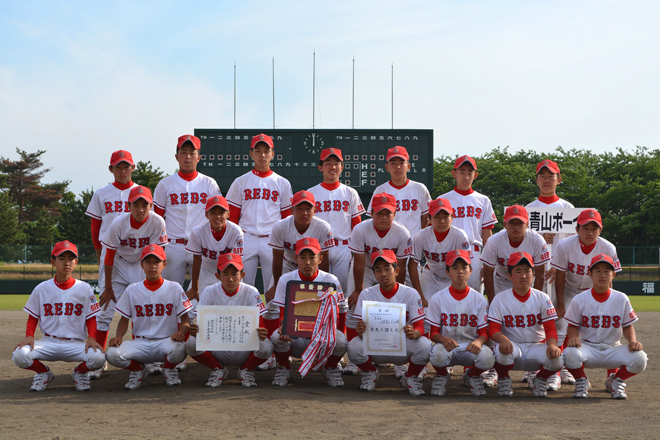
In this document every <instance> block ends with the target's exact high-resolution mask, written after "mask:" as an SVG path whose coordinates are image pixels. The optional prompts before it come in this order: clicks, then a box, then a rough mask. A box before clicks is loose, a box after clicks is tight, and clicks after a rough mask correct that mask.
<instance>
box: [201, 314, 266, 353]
mask: <svg viewBox="0 0 660 440" xmlns="http://www.w3.org/2000/svg"><path fill="white" fill-rule="evenodd" d="M197 325H198V326H199V333H197V350H199V351H255V350H258V349H259V335H258V334H257V328H258V327H259V307H249V306H198V307H197Z"/></svg>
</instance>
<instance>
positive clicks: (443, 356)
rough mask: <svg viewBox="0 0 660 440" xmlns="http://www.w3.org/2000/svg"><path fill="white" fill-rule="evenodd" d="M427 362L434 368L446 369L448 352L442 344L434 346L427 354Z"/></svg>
mask: <svg viewBox="0 0 660 440" xmlns="http://www.w3.org/2000/svg"><path fill="white" fill-rule="evenodd" d="M429 360H430V362H431V365H433V366H434V367H446V366H448V365H449V352H448V351H447V349H446V348H445V346H444V345H442V344H435V345H434V346H433V347H432V348H431V352H430V353H429Z"/></svg>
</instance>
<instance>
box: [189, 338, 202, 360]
mask: <svg viewBox="0 0 660 440" xmlns="http://www.w3.org/2000/svg"><path fill="white" fill-rule="evenodd" d="M202 353H203V352H202V351H198V350H197V338H196V337H195V336H190V337H189V338H188V340H187V341H186V354H187V355H188V356H199V355H200V354H202Z"/></svg>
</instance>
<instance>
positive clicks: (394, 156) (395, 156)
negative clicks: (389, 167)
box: [387, 153, 410, 162]
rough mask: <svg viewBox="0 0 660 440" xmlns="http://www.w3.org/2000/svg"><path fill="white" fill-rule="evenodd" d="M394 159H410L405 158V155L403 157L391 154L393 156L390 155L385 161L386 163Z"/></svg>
mask: <svg viewBox="0 0 660 440" xmlns="http://www.w3.org/2000/svg"><path fill="white" fill-rule="evenodd" d="M396 158H399V159H403V160H408V159H410V157H408V156H406V155H403V154H398V153H397V154H393V155H391V156H387V160H388V162H389V161H390V160H392V159H396Z"/></svg>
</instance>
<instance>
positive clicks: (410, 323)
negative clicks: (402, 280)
mask: <svg viewBox="0 0 660 440" xmlns="http://www.w3.org/2000/svg"><path fill="white" fill-rule="evenodd" d="M371 264H372V266H373V272H374V276H375V277H376V280H377V281H378V285H376V286H373V287H370V288H368V289H365V290H363V291H362V292H361V293H360V296H359V298H358V301H357V305H356V306H355V312H354V313H355V319H357V321H358V322H357V326H356V327H355V331H356V332H357V336H356V337H354V338H353V339H352V340H351V342H349V344H348V358H349V359H350V361H351V362H352V363H354V364H355V365H357V366H358V367H359V368H360V370H362V384H361V385H360V389H361V390H364V391H373V390H374V389H375V388H376V381H377V380H378V376H379V373H378V370H377V369H376V366H375V365H374V362H376V363H379V364H381V363H382V364H387V363H392V364H394V365H404V364H406V363H407V362H409V363H410V365H409V366H408V371H407V372H406V373H405V374H404V375H403V376H401V384H402V385H403V386H405V387H406V388H407V389H408V392H410V394H411V395H412V396H420V395H422V394H424V390H422V379H421V378H420V377H419V373H421V372H422V370H423V369H424V367H425V366H426V364H427V363H428V362H429V352H430V351H431V341H429V340H428V339H427V338H426V337H425V336H422V334H423V333H424V316H425V315H424V308H423V307H422V300H421V298H420V297H419V293H417V291H416V290H415V289H413V288H412V287H407V286H404V285H403V284H399V283H397V281H396V277H397V275H398V274H399V266H398V265H397V257H396V255H395V254H394V252H392V251H391V250H389V249H384V250H378V251H376V252H374V253H372V254H371ZM364 301H380V302H388V303H402V304H405V305H406V315H407V320H406V326H405V327H404V328H403V330H404V332H405V333H406V338H407V340H406V356H368V355H366V354H365V353H364V351H365V349H364V341H363V339H362V335H363V334H364V332H365V331H366V330H367V328H366V326H365V324H364V321H362V303H363V302H364Z"/></svg>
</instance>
